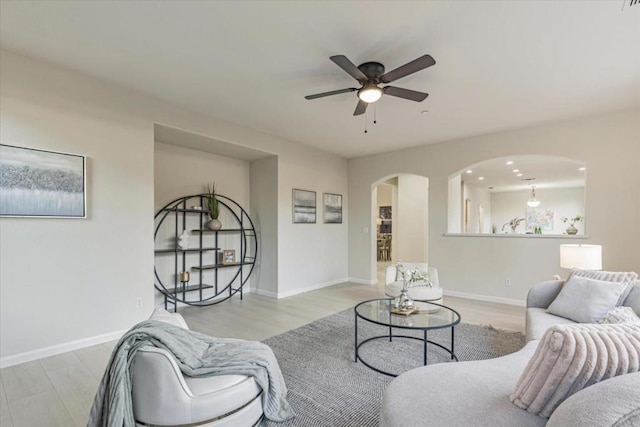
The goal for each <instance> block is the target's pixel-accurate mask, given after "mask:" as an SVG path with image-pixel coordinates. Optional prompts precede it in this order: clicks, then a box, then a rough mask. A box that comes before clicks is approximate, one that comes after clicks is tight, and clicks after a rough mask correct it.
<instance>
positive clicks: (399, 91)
mask: <svg viewBox="0 0 640 427" xmlns="http://www.w3.org/2000/svg"><path fill="white" fill-rule="evenodd" d="M382 90H383V91H384V93H385V95H391V96H397V97H398V98H403V99H409V100H411V101H416V102H422V101H424V100H425V99H426V98H427V96H429V94H428V93H424V92H418V91H417V90H411V89H403V88H401V87H395V86H385V87H383V88H382Z"/></svg>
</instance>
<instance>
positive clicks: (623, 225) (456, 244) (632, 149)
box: [349, 109, 640, 303]
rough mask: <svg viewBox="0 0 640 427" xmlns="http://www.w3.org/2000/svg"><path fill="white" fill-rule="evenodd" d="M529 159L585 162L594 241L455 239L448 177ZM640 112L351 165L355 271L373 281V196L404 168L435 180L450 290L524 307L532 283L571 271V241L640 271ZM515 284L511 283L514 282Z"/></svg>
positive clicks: (438, 245) (433, 220) (433, 200)
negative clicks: (564, 255)
mask: <svg viewBox="0 0 640 427" xmlns="http://www.w3.org/2000/svg"><path fill="white" fill-rule="evenodd" d="M519 154H540V155H557V156H563V157H569V158H577V159H580V160H582V161H584V162H585V164H586V166H587V171H588V175H587V192H586V203H587V206H586V211H585V216H586V217H587V218H589V220H588V234H589V238H588V239H580V240H575V239H571V238H568V237H567V238H538V239H531V238H530V239H527V238H526V237H518V238H506V237H502V238H500V237H490V236H487V237H451V236H445V233H446V229H447V194H448V178H449V176H450V175H452V174H454V173H455V172H456V171H459V170H461V169H462V168H463V167H464V166H465V165H469V164H475V163H478V162H481V161H483V160H486V159H490V158H493V157H500V156H509V155H519ZM639 163H640V110H638V109H634V110H629V111H623V112H619V113H615V114H609V115H603V116H597V117H588V118H583V119H578V120H571V121H565V122H559V123H554V124H547V125H541V126H538V127H532V128H527V129H522V130H517V131H509V132H502V133H496V134H491V135H485V136H480V137H475V138H469V139H465V140H458V141H450V142H446V143H441V144H435V145H429V146H424V147H419V148H414V149H409V150H402V151H395V152H390V153H385V154H379V155H374V156H367V157H362V158H356V159H351V160H350V161H349V195H350V206H349V212H350V225H351V227H350V229H349V274H350V276H351V277H355V278H359V279H360V280H363V281H366V280H370V279H371V274H372V268H371V266H372V259H371V258H370V257H368V256H367V254H368V253H369V251H368V248H369V247H370V245H371V244H372V242H371V241H370V235H369V234H367V233H363V232H362V231H361V229H362V227H363V226H366V225H368V224H370V223H371V221H372V218H371V217H370V211H371V209H370V203H371V202H370V193H371V185H372V183H374V182H375V181H376V180H378V179H380V178H382V177H385V176H388V175H390V174H392V173H396V172H398V170H399V169H400V170H402V171H403V172H405V173H415V174H419V175H424V176H427V177H428V178H429V206H430V208H429V233H430V238H429V263H430V264H431V265H433V266H435V267H437V268H438V270H439V273H440V281H441V284H442V286H443V287H444V288H445V291H448V292H450V293H451V292H454V293H458V294H465V295H472V296H477V297H480V298H485V299H491V300H495V301H506V302H513V303H517V302H522V301H523V300H524V298H525V296H526V293H527V290H528V289H529V288H530V287H531V285H533V284H535V283H536V282H539V281H541V280H546V279H548V278H550V277H551V276H552V275H553V274H557V273H563V274H566V271H564V272H563V271H561V270H560V267H559V245H560V244H561V243H567V242H569V243H575V242H582V243H594V244H601V245H603V266H604V268H605V269H610V270H636V271H640V221H639V219H638V218H640V168H639V167H638V164H639ZM506 277H509V278H511V281H512V285H511V286H504V281H505V278H506Z"/></svg>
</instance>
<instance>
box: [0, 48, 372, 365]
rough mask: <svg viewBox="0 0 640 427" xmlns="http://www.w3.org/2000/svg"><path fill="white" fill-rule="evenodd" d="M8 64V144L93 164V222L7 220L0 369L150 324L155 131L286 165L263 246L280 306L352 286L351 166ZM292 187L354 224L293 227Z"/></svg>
mask: <svg viewBox="0 0 640 427" xmlns="http://www.w3.org/2000/svg"><path fill="white" fill-rule="evenodd" d="M0 56H1V58H2V60H1V61H0V67H1V68H0V107H1V108H0V120H1V121H2V128H1V132H2V133H1V138H2V142H3V143H13V144H15V145H19V146H26V147H33V148H43V149H48V150H54V151H66V152H71V153H78V154H85V155H87V157H88V174H89V177H88V178H89V179H88V187H89V206H88V210H89V218H88V219H86V220H77V219H75V220H65V219H21V218H2V219H0V234H2V239H1V242H0V255H1V256H0V312H1V314H0V358H1V359H0V364H4V365H7V364H13V363H20V362H24V361H27V360H31V359H34V358H37V357H44V356H48V355H51V354H56V353H60V352H63V351H69V350H71V349H74V348H79V347H82V346H85V345H90V344H93V343H97V342H101V341H106V340H111V339H114V338H116V337H117V336H118V335H119V334H120V333H121V332H122V331H123V330H126V329H128V328H129V327H131V326H132V325H133V324H135V323H137V322H139V321H140V320H142V319H144V318H146V317H148V316H149V314H150V312H151V308H152V304H150V303H149V302H150V301H151V300H152V299H153V287H152V283H153V264H154V256H153V247H154V246H153V245H154V243H153V214H154V205H155V203H154V196H153V193H154V133H153V132H154V131H153V129H154V123H157V124H162V125H165V126H168V127H172V128H175V129H184V130H187V131H190V132H193V133H196V134H199V135H203V136H207V137H210V138H215V139H218V140H220V141H224V142H229V143H233V144H236V145H241V146H245V147H249V148H256V149H259V150H261V151H264V152H268V153H273V154H274V155H278V158H279V163H278V189H277V201H276V202H275V203H277V206H278V210H277V212H278V213H277V215H278V223H277V227H276V229H277V230H278V231H277V240H278V242H272V241H271V242H263V243H267V244H269V245H271V246H272V247H277V251H278V261H277V262H278V265H277V269H278V275H279V276H278V296H280V295H281V294H282V293H285V294H293V293H299V292H304V291H305V290H306V289H308V288H312V287H320V286H326V285H327V284H333V283H338V282H340V281H344V280H345V279H346V278H347V276H348V270H347V263H348V253H347V228H348V214H349V210H348V202H349V195H348V192H347V190H348V186H347V178H348V177H347V160H345V159H343V158H340V157H338V156H335V155H333V154H329V153H326V152H323V151H321V150H317V149H313V148H309V147H306V146H304V145H301V144H298V143H293V142H290V141H287V140H284V139H281V138H277V137H274V136H272V135H268V134H265V133H261V132H256V131H254V130H251V129H248V128H245V127H243V126H240V125H237V124H233V123H229V122H225V121H223V120H219V119H216V118H213V117H210V116H206V115H203V114H198V113H194V112H192V111H188V110H185V109H182V108H180V107H177V106H174V105H172V104H170V103H168V102H166V101H163V100H159V99H156V98H152V97H149V96H146V95H143V94H140V93H137V92H135V91H131V90H128V89H125V88H122V87H119V86H117V85H114V84H111V83H108V82H104V81H100V80H97V79H94V78H91V77H87V76H85V75H82V74H80V73H76V72H73V71H70V70H67V69H63V68H60V67H57V66H54V65H51V64H48V63H45V62H42V61H37V60H33V59H30V58H26V57H24V56H21V55H17V54H14V53H11V52H8V51H5V50H2V51H1V52H0ZM216 179H217V178H216ZM221 183H222V181H221ZM293 187H296V188H306V189H309V190H315V191H317V192H318V195H319V196H321V195H322V192H332V193H338V194H342V195H343V223H342V224H337V225H336V224H322V222H320V223H318V224H316V225H311V226H309V225H298V224H295V225H294V224H292V223H291V222H292V220H291V209H292V206H291V189H292V188H293ZM245 188H246V186H245ZM221 190H222V189H221ZM179 191H180V192H181V191H182V190H176V193H178V192H179ZM245 191H246V190H245ZM368 194H369V191H368ZM320 200H321V199H320ZM369 206H370V205H369ZM321 212H322V208H321V202H320V204H319V214H321ZM319 218H320V221H321V218H322V217H321V216H319ZM270 238H273V236H272V235H271V237H270ZM262 239H263V241H264V236H263V237H262ZM34 242H38V244H37V245H35V244H34ZM301 248H304V249H305V250H301ZM34 266H37V268H34ZM283 271H284V272H285V274H282V272H283ZM137 298H143V300H144V301H145V304H144V306H143V307H141V308H136V306H135V301H136V299H137Z"/></svg>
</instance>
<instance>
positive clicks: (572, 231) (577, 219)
mask: <svg viewBox="0 0 640 427" xmlns="http://www.w3.org/2000/svg"><path fill="white" fill-rule="evenodd" d="M560 221H562V223H563V224H566V223H567V222H568V223H569V227H568V228H567V234H577V233H578V229H577V228H576V226H575V223H576V222H581V221H584V217H583V216H582V215H576V216H574V217H573V218H567V217H566V216H563V217H562V218H560Z"/></svg>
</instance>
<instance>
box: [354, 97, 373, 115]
mask: <svg viewBox="0 0 640 427" xmlns="http://www.w3.org/2000/svg"><path fill="white" fill-rule="evenodd" d="M368 105H369V104H368V103H366V102H364V101H363V100H361V99H359V100H358V105H356V109H355V111H354V112H353V115H354V116H359V115H360V114H364V112H365V111H367V106H368Z"/></svg>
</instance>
